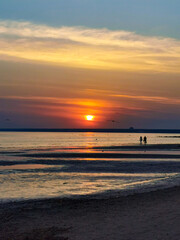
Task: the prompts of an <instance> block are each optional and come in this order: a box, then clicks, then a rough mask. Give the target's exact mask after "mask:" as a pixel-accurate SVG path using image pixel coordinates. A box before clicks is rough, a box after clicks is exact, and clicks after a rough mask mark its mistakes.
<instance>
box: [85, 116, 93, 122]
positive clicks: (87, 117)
mask: <svg viewBox="0 0 180 240" xmlns="http://www.w3.org/2000/svg"><path fill="white" fill-rule="evenodd" d="M85 118H86V120H87V121H92V120H93V119H94V116H93V115H86V116H85Z"/></svg>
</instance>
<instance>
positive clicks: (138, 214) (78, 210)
mask: <svg viewBox="0 0 180 240" xmlns="http://www.w3.org/2000/svg"><path fill="white" fill-rule="evenodd" d="M179 223H180V187H174V188H169V189H164V190H157V191H154V192H149V193H139V194H134V195H131V196H126V197H123V196H122V197H118V198H110V199H98V200H97V199H96V200H95V199H89V200H87V199H86V200H85V199H79V200H72V199H48V200H34V201H25V202H19V203H8V204H7V203H6V204H5V203H4V204H0V239H3V240H65V239H68V240H121V239H122V240H145V239H146V240H179V239H180V227H179Z"/></svg>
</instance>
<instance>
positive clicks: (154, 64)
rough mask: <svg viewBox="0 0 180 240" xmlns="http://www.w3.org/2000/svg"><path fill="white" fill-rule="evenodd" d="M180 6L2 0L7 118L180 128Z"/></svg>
mask: <svg viewBox="0 0 180 240" xmlns="http://www.w3.org/2000/svg"><path fill="white" fill-rule="evenodd" d="M179 9H180V1H179V0H171V1H169V0H111V1H109V0H68V1H67V0H2V1H0V128H41V127H42V128H129V127H134V128H169V129H173V128H174V129H177V128H180V31H179V23H180V13H179ZM86 115H93V116H94V119H93V121H87V120H86V118H85V116H86Z"/></svg>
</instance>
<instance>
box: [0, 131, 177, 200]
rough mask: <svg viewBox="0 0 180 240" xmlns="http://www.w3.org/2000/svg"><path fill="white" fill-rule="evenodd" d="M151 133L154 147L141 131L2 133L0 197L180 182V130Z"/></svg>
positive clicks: (107, 193)
mask: <svg viewBox="0 0 180 240" xmlns="http://www.w3.org/2000/svg"><path fill="white" fill-rule="evenodd" d="M146 136H147V139H148V142H147V146H149V145H151V144H155V147H152V148H150V149H146V150H145V149H143V148H141V145H140V143H139V137H140V134H136V133H134V134H133V133H26V132H24V133H16V132H0V201H1V202H4V201H5V202H6V201H19V200H27V199H43V198H52V197H60V198H64V197H68V198H76V197H84V198H105V197H111V196H113V197H116V196H119V195H125V194H126V195H127V194H133V193H134V192H140V191H141V192H142V191H150V190H152V189H158V188H164V187H170V186H175V185H179V184H180V158H178V157H177V155H179V153H180V147H179V146H180V134H146ZM162 144H163V147H159V146H162ZM178 144H179V146H178ZM139 146H140V148H139ZM142 146H144V145H142ZM62 153H68V154H69V155H68V157H67V156H66V155H61V154H62ZM74 153H80V154H81V153H83V154H84V155H82V157H81V155H79V156H78V157H76V156H75V155H74ZM86 153H90V154H91V153H93V154H95V155H93V156H95V157H90V156H91V155H87V156H86ZM99 153H103V154H104V155H103V157H101V158H100V157H98V156H99V155H98V154H99ZM107 153H108V154H109V153H112V155H107V156H106V154H107ZM114 153H120V154H121V153H130V154H132V157H131V158H129V157H121V156H120V157H116V158H114V157H113V154H114ZM137 153H138V154H143V157H139V158H138V157H137V156H136V157H133V154H137ZM152 153H153V154H155V155H157V156H158V154H161V156H160V157H157V158H152V157H151V154H152ZM96 154H97V156H96ZM166 155H168V156H169V155H171V156H170V157H165V156H166ZM173 156H174V157H173Z"/></svg>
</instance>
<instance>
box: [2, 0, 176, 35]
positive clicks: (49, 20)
mask: <svg viewBox="0 0 180 240" xmlns="http://www.w3.org/2000/svg"><path fill="white" fill-rule="evenodd" d="M179 9H180V1H179V0H171V1H170V0H1V1H0V18H1V19H3V20H7V19H10V20H27V21H31V22H35V23H41V24H47V25H51V26H63V25H65V26H86V27H90V28H108V29H113V30H119V29H121V30H126V31H134V32H136V33H138V34H143V35H154V36H168V37H172V38H180V31H179V30H178V29H179V23H180V14H179Z"/></svg>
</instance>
